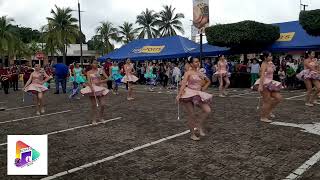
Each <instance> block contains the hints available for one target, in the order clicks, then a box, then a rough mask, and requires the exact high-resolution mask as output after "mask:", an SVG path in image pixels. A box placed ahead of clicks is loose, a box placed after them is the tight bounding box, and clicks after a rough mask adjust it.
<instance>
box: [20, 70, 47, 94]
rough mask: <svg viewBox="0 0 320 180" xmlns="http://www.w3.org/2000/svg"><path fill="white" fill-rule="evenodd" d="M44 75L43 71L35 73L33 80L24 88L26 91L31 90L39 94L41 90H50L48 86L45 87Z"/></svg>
mask: <svg viewBox="0 0 320 180" xmlns="http://www.w3.org/2000/svg"><path fill="white" fill-rule="evenodd" d="M43 79H44V75H43V74H41V73H34V74H33V77H32V82H31V84H30V85H29V86H27V87H26V89H25V90H24V91H25V92H31V93H33V94H37V93H39V92H45V91H48V88H47V87H45V86H44V85H43V84H41V83H42V82H43Z"/></svg>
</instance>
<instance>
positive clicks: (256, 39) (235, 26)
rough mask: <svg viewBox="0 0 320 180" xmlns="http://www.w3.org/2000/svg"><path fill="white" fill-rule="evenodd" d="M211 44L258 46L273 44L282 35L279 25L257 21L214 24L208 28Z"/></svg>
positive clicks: (235, 46)
mask: <svg viewBox="0 0 320 180" xmlns="http://www.w3.org/2000/svg"><path fill="white" fill-rule="evenodd" d="M206 36H207V40H208V42H209V44H212V45H216V46H223V47H231V48H235V49H237V48H258V47H264V46H267V45H269V44H272V43H273V42H275V41H276V40H277V39H279V37H280V29H279V27H277V26H273V25H269V24H263V23H259V22H255V21H242V22H238V23H232V24H223V25H214V26H211V27H208V28H206Z"/></svg>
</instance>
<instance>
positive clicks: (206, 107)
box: [199, 104, 211, 136]
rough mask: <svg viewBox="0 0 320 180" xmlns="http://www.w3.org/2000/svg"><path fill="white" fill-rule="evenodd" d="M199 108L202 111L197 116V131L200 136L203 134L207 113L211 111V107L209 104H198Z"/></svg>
mask: <svg viewBox="0 0 320 180" xmlns="http://www.w3.org/2000/svg"><path fill="white" fill-rule="evenodd" d="M200 108H201V110H202V113H201V115H200V118H199V132H200V136H205V135H206V134H205V129H206V128H205V124H206V120H207V118H208V116H209V114H210V113H211V108H210V106H209V104H200Z"/></svg>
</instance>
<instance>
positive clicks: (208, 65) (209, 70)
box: [204, 58, 213, 80]
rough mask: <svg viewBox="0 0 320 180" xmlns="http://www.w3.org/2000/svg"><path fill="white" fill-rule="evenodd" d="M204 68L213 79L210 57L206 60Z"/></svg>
mask: <svg viewBox="0 0 320 180" xmlns="http://www.w3.org/2000/svg"><path fill="white" fill-rule="evenodd" d="M204 69H205V70H206V76H207V77H208V78H209V79H210V80H211V79H212V76H213V69H212V63H211V62H210V59H208V58H206V60H205V63H204Z"/></svg>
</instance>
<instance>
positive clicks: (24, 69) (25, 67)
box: [22, 63, 33, 85]
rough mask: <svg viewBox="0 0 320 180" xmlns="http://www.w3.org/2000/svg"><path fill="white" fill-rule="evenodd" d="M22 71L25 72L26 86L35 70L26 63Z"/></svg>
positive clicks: (24, 82)
mask: <svg viewBox="0 0 320 180" xmlns="http://www.w3.org/2000/svg"><path fill="white" fill-rule="evenodd" d="M22 71H23V84H24V85H26V83H27V81H28V80H29V78H30V75H31V73H33V69H32V68H31V67H29V66H28V64H27V63H26V64H25V66H24V67H23V70H22Z"/></svg>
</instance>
